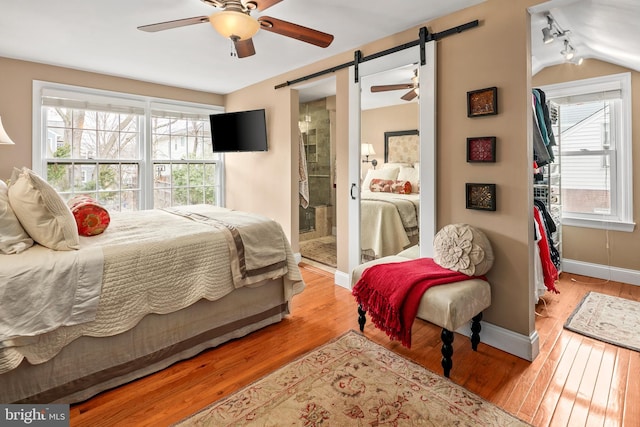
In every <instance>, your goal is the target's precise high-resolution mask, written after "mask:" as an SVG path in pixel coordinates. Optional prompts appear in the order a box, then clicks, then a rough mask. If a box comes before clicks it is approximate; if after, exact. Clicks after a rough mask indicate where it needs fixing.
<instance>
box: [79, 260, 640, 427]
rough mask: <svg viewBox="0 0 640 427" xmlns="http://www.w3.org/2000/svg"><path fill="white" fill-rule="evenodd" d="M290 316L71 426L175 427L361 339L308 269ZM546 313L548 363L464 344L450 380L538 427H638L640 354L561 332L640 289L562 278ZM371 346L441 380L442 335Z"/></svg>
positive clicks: (352, 307) (97, 402) (96, 406)
mask: <svg viewBox="0 0 640 427" xmlns="http://www.w3.org/2000/svg"><path fill="white" fill-rule="evenodd" d="M302 274H303V277H304V279H305V282H306V285H307V287H306V289H305V291H304V292H303V293H302V294H300V295H298V296H296V297H294V299H293V303H292V314H291V315H290V316H288V317H287V318H286V319H285V320H283V321H282V322H280V323H278V324H275V325H271V326H268V327H266V328H264V329H262V330H260V331H256V332H254V333H253V334H250V335H249V336H247V337H244V338H242V339H239V340H234V341H231V342H229V343H226V344H223V345H221V346H220V347H218V348H215V349H211V350H208V351H205V352H203V353H201V354H200V355H198V356H196V357H194V358H192V359H189V360H186V361H183V362H179V363H176V364H175V365H173V366H171V367H169V368H167V369H165V370H163V371H161V372H158V373H156V374H153V375H150V376H148V377H145V378H142V379H140V380H137V381H134V382H132V383H129V384H126V385H124V386H122V387H118V388H116V389H114V390H110V391H107V392H104V393H101V394H99V395H97V396H95V397H94V398H92V399H90V400H87V401H85V402H82V403H79V404H75V405H72V407H71V425H72V426H92V427H93V426H167V425H171V424H172V423H175V422H177V421H179V420H181V419H182V418H184V417H186V416H188V415H190V414H192V413H194V412H196V411H198V410H200V409H202V408H204V407H205V406H207V405H209V404H210V403H212V402H214V401H216V400H218V399H220V398H222V397H224V396H227V395H229V394H231V393H233V392H234V391H236V390H238V389H239V388H241V387H243V386H245V385H247V384H250V383H251V382H253V381H255V380H257V379H259V378H261V377H263V376H265V375H267V374H268V373H269V372H271V371H273V370H275V369H277V368H278V367H280V366H282V365H284V364H286V363H287V362H289V361H291V360H294V359H296V358H298V357H300V356H301V355H303V354H305V353H307V352H309V351H310V350H312V349H314V348H316V347H318V346H320V345H322V344H324V343H325V342H327V341H329V340H331V339H333V338H336V337H338V336H340V335H342V334H343V333H345V332H347V331H348V330H351V329H353V330H358V322H357V314H356V304H355V301H354V299H353V297H352V296H351V293H350V292H349V291H348V290H346V289H343V288H341V287H338V286H335V285H334V284H333V274H330V273H327V272H326V271H323V270H321V269H319V268H316V267H314V266H310V265H304V264H303V265H302ZM558 289H559V290H560V292H561V293H560V294H559V295H551V294H547V295H546V296H545V297H544V299H545V301H546V305H545V304H539V305H538V307H537V311H538V312H539V313H540V316H536V329H537V330H538V334H539V339H540V355H539V356H538V357H537V358H536V360H534V361H533V362H527V361H525V360H523V359H520V358H518V357H515V356H512V355H510V354H507V353H505V352H502V351H500V350H497V349H495V348H493V347H490V346H487V345H485V344H483V343H480V345H479V347H478V352H473V351H471V348H470V347H471V346H470V343H469V340H468V339H467V338H466V337H463V336H460V335H456V338H455V340H454V344H453V346H454V356H453V363H454V366H453V370H452V372H451V380H452V381H453V382H455V383H457V384H460V385H462V386H464V387H465V388H467V389H468V390H470V391H472V392H474V393H476V394H478V395H479V396H481V397H483V398H484V399H486V400H488V401H490V402H492V403H494V404H496V405H498V406H500V407H502V408H504V409H505V410H507V411H508V412H510V413H512V414H514V415H516V416H518V417H520V418H521V419H523V420H524V421H527V422H529V423H532V424H533V425H535V426H567V425H570V426H583V425H585V426H586V425H588V426H596V425H597V426H603V425H606V426H637V425H640V405H637V402H638V401H640V382H639V381H637V375H638V372H640V353H638V352H634V351H631V350H627V349H623V348H619V347H616V346H613V345H611V344H606V343H603V342H600V341H597V340H593V339H591V338H587V337H583V336H582V335H578V334H575V333H573V332H570V331H567V330H565V329H563V324H564V322H565V320H566V318H567V317H568V316H569V315H570V314H571V312H572V311H573V309H574V308H575V306H576V305H577V304H578V302H579V301H580V300H581V299H582V298H583V297H584V295H585V294H586V293H587V292H589V291H597V292H602V293H607V294H611V295H619V296H622V297H625V298H629V299H633V300H637V301H640V287H639V286H633V285H628V284H623V283H617V282H610V281H603V280H599V279H593V278H588V277H583V276H577V275H571V274H567V273H563V274H562V276H561V279H560V283H559V284H558ZM365 334H366V335H367V337H369V338H370V339H372V340H373V341H376V342H378V343H380V344H382V345H383V346H385V347H386V348H389V349H391V350H393V351H395V352H397V353H399V354H402V355H404V356H405V357H407V358H409V359H412V360H414V361H416V362H417V363H419V364H421V365H422V366H425V367H426V368H428V369H430V370H432V371H434V372H437V373H441V372H442V370H441V366H440V357H441V356H440V346H441V343H440V328H438V327H436V326H435V325H432V324H429V323H426V322H423V321H420V320H417V321H416V323H415V324H414V327H413V332H412V335H413V343H412V348H411V349H406V348H405V347H403V346H402V345H400V344H399V343H397V342H393V341H389V339H388V338H387V336H386V335H385V334H384V333H383V332H381V331H379V330H377V329H376V328H375V327H374V326H373V325H372V324H371V323H370V322H369V323H368V324H367V326H366V327H365Z"/></svg>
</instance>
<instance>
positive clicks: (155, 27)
mask: <svg viewBox="0 0 640 427" xmlns="http://www.w3.org/2000/svg"><path fill="white" fill-rule="evenodd" d="M203 22H209V17H208V16H194V17H193V18H185V19H176V20H175V21H167V22H158V23H157V24H149V25H142V26H140V27H138V29H139V30H140V31H147V32H149V33H155V32H156V31H164V30H170V29H171V28H178V27H186V26H187V25H194V24H202V23H203Z"/></svg>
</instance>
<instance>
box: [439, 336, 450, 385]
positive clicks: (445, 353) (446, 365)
mask: <svg viewBox="0 0 640 427" xmlns="http://www.w3.org/2000/svg"><path fill="white" fill-rule="evenodd" d="M440 338H441V339H442V350H441V352H442V369H444V376H445V377H447V378H449V373H450V372H451V368H452V367H453V361H452V360H451V356H453V345H452V344H453V332H451V331H449V330H447V329H445V328H442V333H441V334H440Z"/></svg>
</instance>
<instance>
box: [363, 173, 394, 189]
mask: <svg viewBox="0 0 640 427" xmlns="http://www.w3.org/2000/svg"><path fill="white" fill-rule="evenodd" d="M398 170H399V169H397V168H392V169H369V170H368V171H367V176H365V177H364V181H362V189H363V190H368V189H369V187H370V186H371V180H372V179H374V178H378V179H390V180H393V181H395V180H396V179H397V178H398Z"/></svg>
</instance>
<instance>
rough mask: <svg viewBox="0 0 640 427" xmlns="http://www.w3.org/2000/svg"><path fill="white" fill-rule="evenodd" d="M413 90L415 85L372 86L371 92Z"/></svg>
mask: <svg viewBox="0 0 640 427" xmlns="http://www.w3.org/2000/svg"><path fill="white" fill-rule="evenodd" d="M403 89H405V90H406V89H413V83H401V84H397V85H380V86H371V92H374V93H375V92H386V91H389V90H403Z"/></svg>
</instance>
